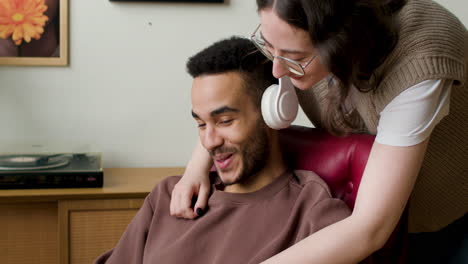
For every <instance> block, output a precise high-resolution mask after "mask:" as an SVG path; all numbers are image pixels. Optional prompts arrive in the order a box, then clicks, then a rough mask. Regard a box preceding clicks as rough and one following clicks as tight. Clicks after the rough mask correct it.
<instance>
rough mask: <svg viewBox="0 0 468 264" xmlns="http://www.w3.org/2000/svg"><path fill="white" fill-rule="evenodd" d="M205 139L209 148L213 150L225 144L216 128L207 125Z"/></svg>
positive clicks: (206, 146)
mask: <svg viewBox="0 0 468 264" xmlns="http://www.w3.org/2000/svg"><path fill="white" fill-rule="evenodd" d="M203 141H204V142H205V143H204V145H205V148H206V149H207V150H213V149H215V148H217V147H219V146H221V145H222V144H223V137H222V136H221V135H220V134H219V133H218V132H217V131H216V128H214V127H212V126H207V127H206V130H205V134H204V135H203Z"/></svg>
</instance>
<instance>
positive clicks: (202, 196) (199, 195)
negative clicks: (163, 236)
mask: <svg viewBox="0 0 468 264" xmlns="http://www.w3.org/2000/svg"><path fill="white" fill-rule="evenodd" d="M211 166H213V161H212V159H211V157H210V155H209V154H208V152H207V151H206V149H205V148H204V147H203V146H202V145H201V143H200V141H199V140H198V144H197V146H196V147H195V150H194V151H193V154H192V157H191V159H190V161H189V163H188V164H187V168H186V170H185V172H184V175H183V177H182V179H180V181H179V182H178V183H177V184H176V185H175V186H174V189H173V190H172V197H171V205H170V214H171V215H172V216H175V217H180V218H187V219H194V218H196V217H197V216H202V215H203V214H204V213H205V209H206V205H207V203H208V195H209V194H210V188H211V183H210V179H209V172H210V169H211Z"/></svg>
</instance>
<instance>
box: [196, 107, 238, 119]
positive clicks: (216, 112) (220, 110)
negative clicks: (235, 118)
mask: <svg viewBox="0 0 468 264" xmlns="http://www.w3.org/2000/svg"><path fill="white" fill-rule="evenodd" d="M227 112H234V113H238V112H240V110H239V109H236V108H232V107H229V106H222V107H220V108H218V109H215V110H213V111H211V113H210V115H211V116H216V115H220V114H224V113H227ZM192 117H193V118H197V119H200V117H199V116H198V115H197V114H196V113H195V112H194V111H193V110H192Z"/></svg>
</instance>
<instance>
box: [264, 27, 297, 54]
mask: <svg viewBox="0 0 468 264" xmlns="http://www.w3.org/2000/svg"><path fill="white" fill-rule="evenodd" d="M260 36H261V37H262V39H263V41H265V43H267V44H268V45H269V46H270V47H273V45H271V43H270V42H268V40H267V39H266V38H265V37H264V36H263V34H262V32H261V31H260ZM280 51H281V52H283V53H289V54H300V55H303V54H306V52H304V51H300V50H290V49H280Z"/></svg>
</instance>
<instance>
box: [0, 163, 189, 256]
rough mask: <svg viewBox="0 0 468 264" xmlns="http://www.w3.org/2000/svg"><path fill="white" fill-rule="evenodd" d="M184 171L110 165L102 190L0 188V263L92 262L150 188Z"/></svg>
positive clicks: (110, 243)
mask: <svg viewBox="0 0 468 264" xmlns="http://www.w3.org/2000/svg"><path fill="white" fill-rule="evenodd" d="M183 171H184V168H178V167H173V168H113V169H104V186H103V188H74V189H28V190H0V263H2V264H23V263H24V264H30V263H35V264H55V263H60V264H68V263H72V264H78V263H86V264H89V263H92V261H93V260H94V259H95V258H96V257H97V256H99V255H100V254H102V253H103V252H105V251H106V250H108V249H110V248H112V247H114V245H115V243H116V242H117V241H118V239H119V238H120V236H121V235H122V232H123V231H124V230H125V228H126V227H127V225H128V223H129V222H130V220H131V219H132V218H133V216H134V215H135V213H136V212H137V211H138V209H139V208H140V206H141V205H142V203H143V200H144V198H145V197H146V195H147V194H148V193H149V192H150V191H151V190H152V189H153V187H154V186H155V185H156V184H157V183H158V182H159V181H160V180H161V179H163V178H165V177H167V176H172V175H181V174H182V173H183Z"/></svg>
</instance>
